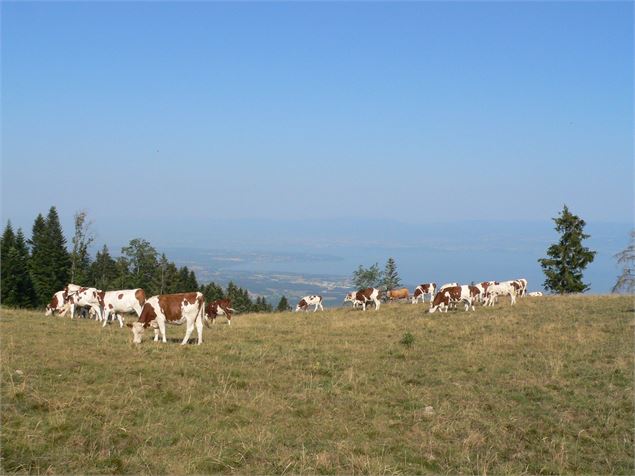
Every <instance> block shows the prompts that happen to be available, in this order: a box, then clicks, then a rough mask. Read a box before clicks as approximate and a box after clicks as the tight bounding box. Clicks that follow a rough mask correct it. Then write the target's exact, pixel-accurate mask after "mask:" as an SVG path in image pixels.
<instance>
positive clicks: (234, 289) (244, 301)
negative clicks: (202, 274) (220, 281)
mask: <svg viewBox="0 0 635 476" xmlns="http://www.w3.org/2000/svg"><path fill="white" fill-rule="evenodd" d="M225 296H226V297H227V299H229V300H231V302H232V308H234V309H236V311H238V312H250V311H251V310H252V308H253V303H252V302H251V299H250V298H249V293H248V292H247V291H246V290H245V289H242V288H239V287H238V286H236V285H235V284H234V283H233V282H232V281H230V282H229V283H228V284H227V291H226V293H225Z"/></svg>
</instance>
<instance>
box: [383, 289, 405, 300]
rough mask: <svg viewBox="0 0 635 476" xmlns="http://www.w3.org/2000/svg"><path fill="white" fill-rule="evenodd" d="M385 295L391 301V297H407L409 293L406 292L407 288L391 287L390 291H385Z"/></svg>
mask: <svg viewBox="0 0 635 476" xmlns="http://www.w3.org/2000/svg"><path fill="white" fill-rule="evenodd" d="M386 297H387V298H388V299H390V300H391V301H392V300H393V299H408V298H409V297H410V293H409V292H408V288H401V289H392V290H390V291H386Z"/></svg>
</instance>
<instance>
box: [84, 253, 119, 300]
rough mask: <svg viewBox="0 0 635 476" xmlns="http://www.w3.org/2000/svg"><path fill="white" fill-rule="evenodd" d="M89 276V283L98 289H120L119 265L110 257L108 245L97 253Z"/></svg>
mask: <svg viewBox="0 0 635 476" xmlns="http://www.w3.org/2000/svg"><path fill="white" fill-rule="evenodd" d="M88 274H89V279H88V281H89V282H90V283H91V284H92V285H93V286H94V287H96V288H97V289H102V290H107V289H115V288H118V287H119V286H117V276H118V272H117V263H116V262H115V260H114V259H113V258H112V257H111V256H110V252H109V251H108V247H107V246H106V245H104V246H103V248H102V249H101V251H98V252H97V255H96V256H95V261H93V262H92V263H91V264H90V267H89V273H88Z"/></svg>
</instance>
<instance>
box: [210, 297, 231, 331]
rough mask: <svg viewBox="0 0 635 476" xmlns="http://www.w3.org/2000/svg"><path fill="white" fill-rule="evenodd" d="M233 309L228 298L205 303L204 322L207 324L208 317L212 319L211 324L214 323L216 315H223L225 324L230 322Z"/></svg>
mask: <svg viewBox="0 0 635 476" xmlns="http://www.w3.org/2000/svg"><path fill="white" fill-rule="evenodd" d="M235 311H236V310H235V309H232V302H231V301H230V300H229V299H217V300H216V301H212V302H210V303H207V306H205V324H206V325H207V323H208V322H209V320H210V319H211V320H212V324H214V323H215V322H216V317H217V316H225V317H226V318H227V324H231V323H232V312H235ZM208 327H209V326H208Z"/></svg>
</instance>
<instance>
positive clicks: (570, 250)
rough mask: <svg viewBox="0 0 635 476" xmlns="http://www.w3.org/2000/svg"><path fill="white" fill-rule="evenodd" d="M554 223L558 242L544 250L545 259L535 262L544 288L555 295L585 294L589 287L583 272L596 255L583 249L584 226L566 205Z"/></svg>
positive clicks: (586, 236)
mask: <svg viewBox="0 0 635 476" xmlns="http://www.w3.org/2000/svg"><path fill="white" fill-rule="evenodd" d="M553 221H554V222H555V224H556V231H557V232H558V233H560V240H559V242H558V243H556V244H553V245H551V246H550V247H549V248H548V249H547V256H549V257H548V258H541V259H539V260H538V262H539V263H540V265H541V266H542V269H543V272H544V273H545V276H546V279H545V282H544V284H543V286H544V287H545V289H549V290H551V291H554V292H556V293H558V294H566V293H579V292H584V291H586V290H588V289H589V285H587V284H585V283H583V282H582V271H583V270H584V269H585V268H586V267H587V265H588V264H589V263H591V262H592V261H593V258H594V257H595V251H591V250H589V249H588V248H586V247H584V246H582V240H585V239H587V238H589V235H587V234H585V233H584V232H583V230H584V226H585V225H586V223H585V221H584V220H582V219H581V218H580V217H578V216H576V215H573V214H572V213H571V212H570V211H569V209H568V208H567V206H566V205H564V207H563V209H562V212H560V216H558V217H556V218H554V219H553Z"/></svg>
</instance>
